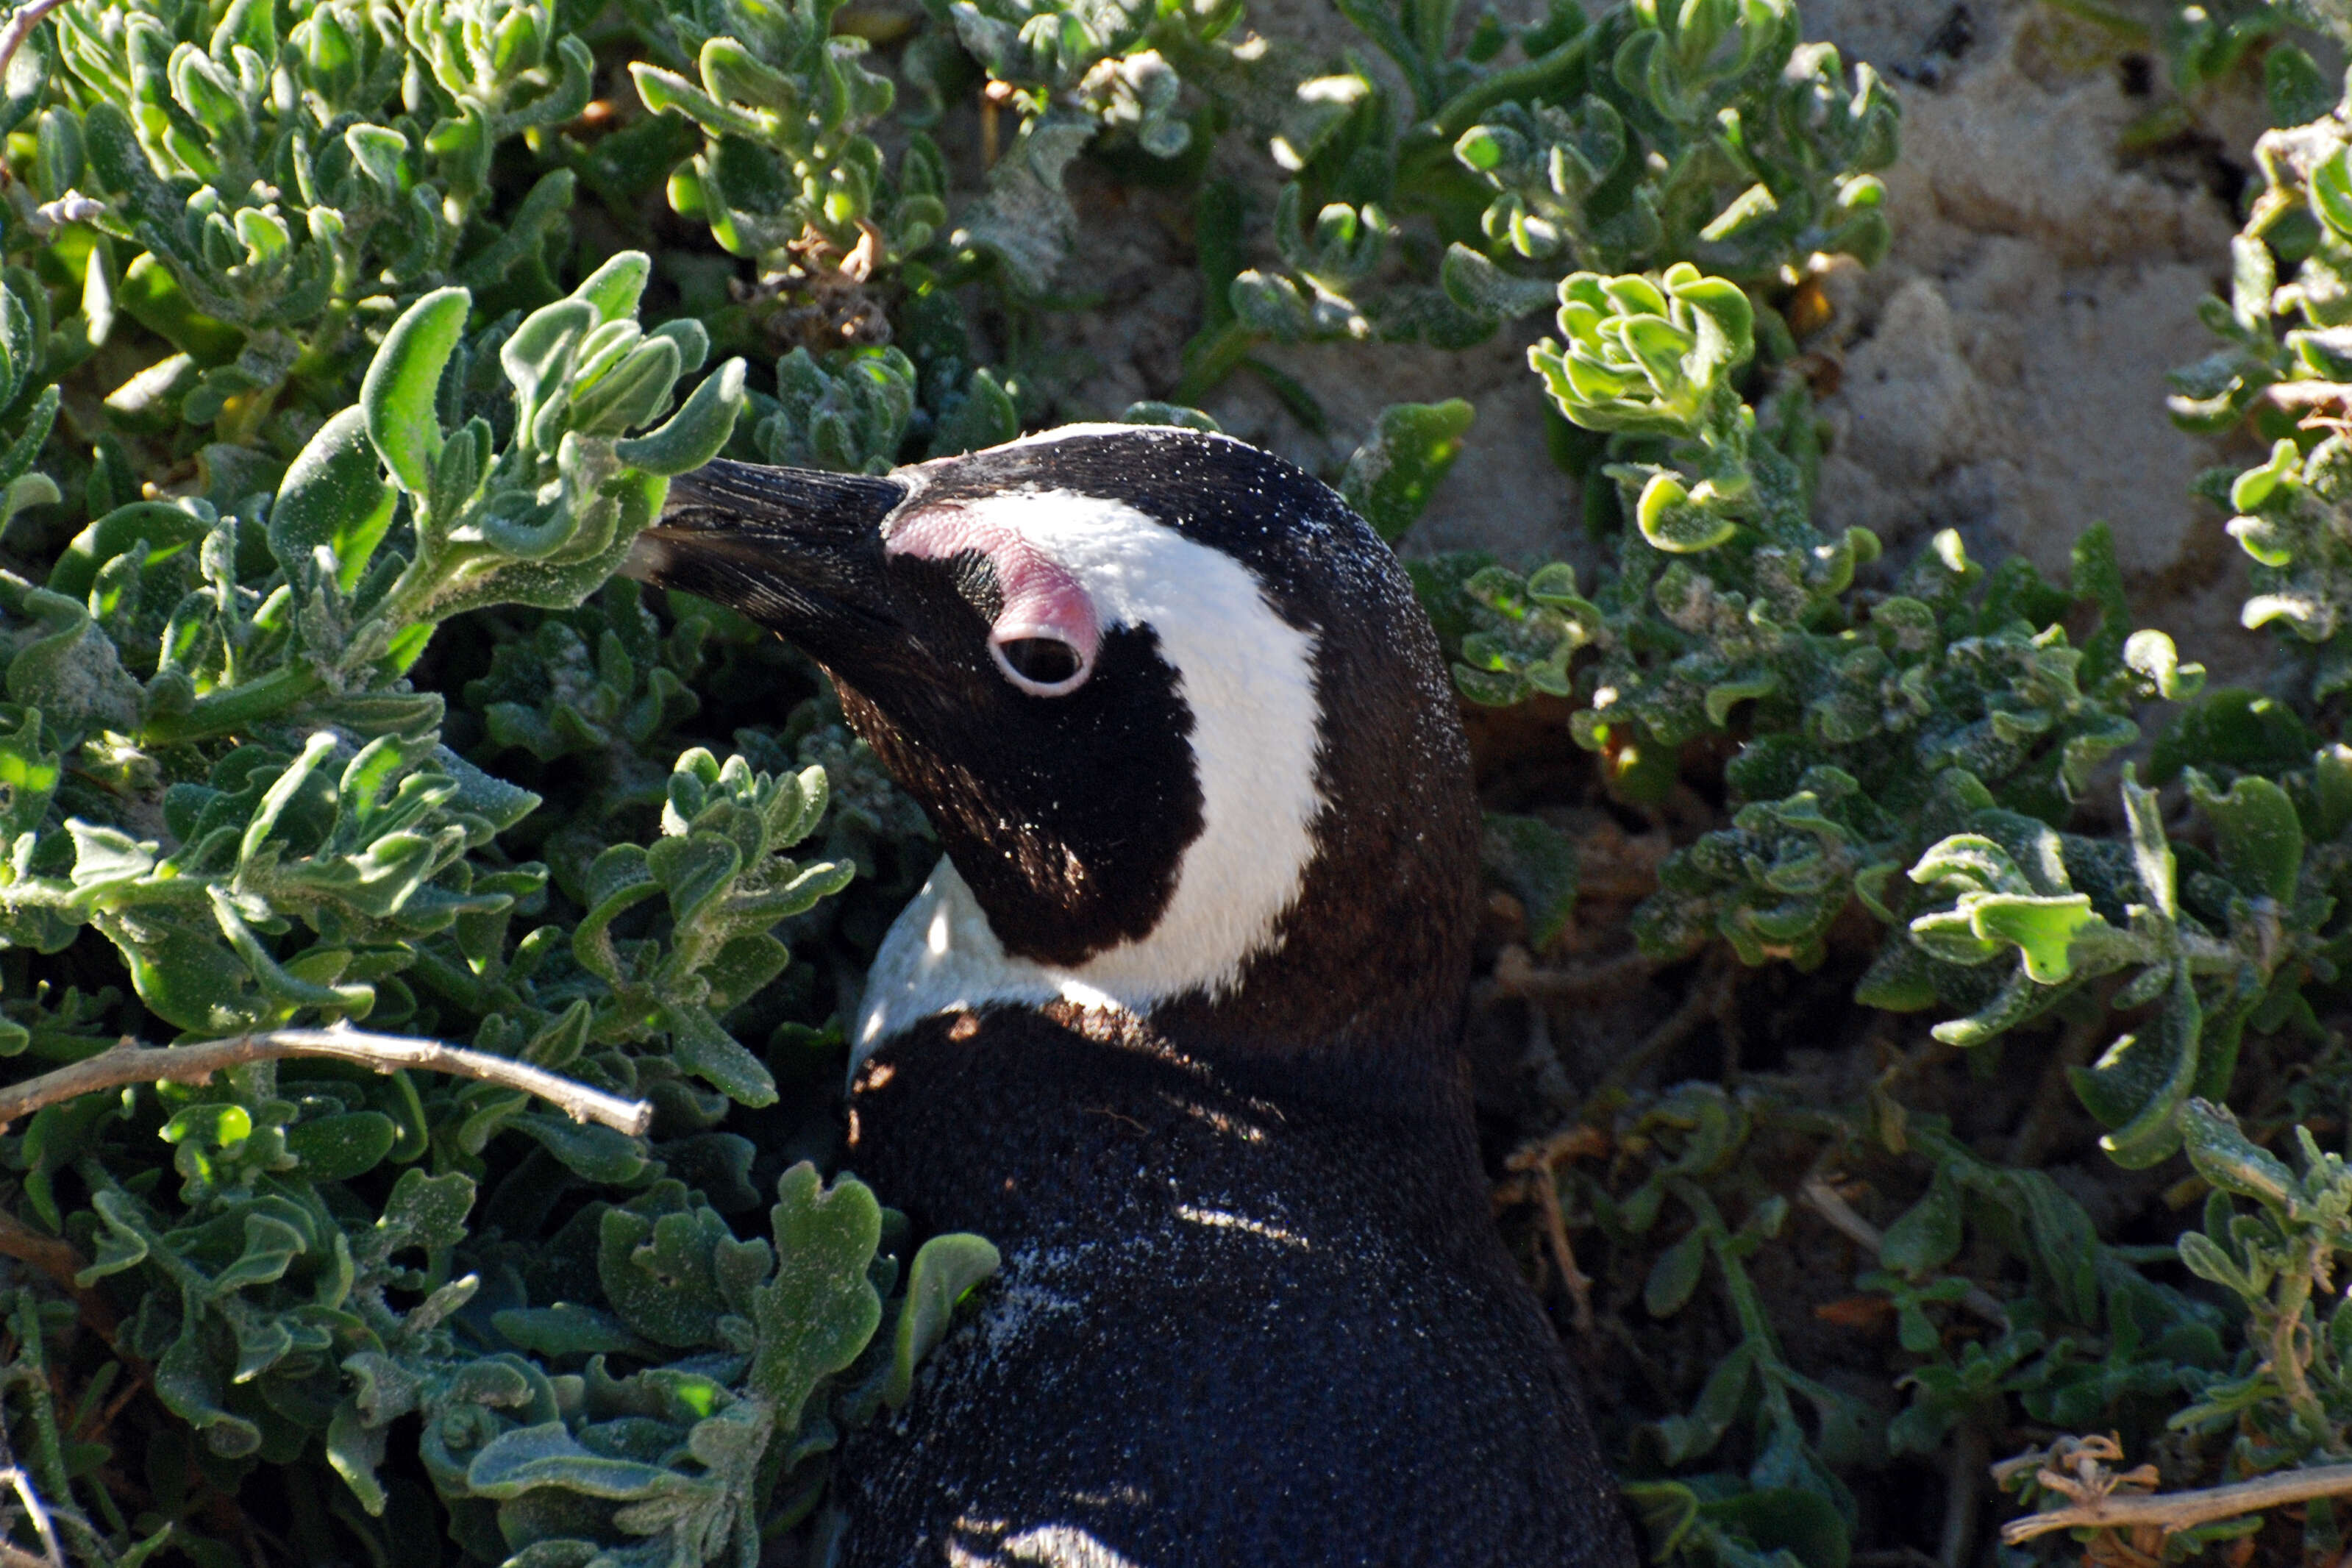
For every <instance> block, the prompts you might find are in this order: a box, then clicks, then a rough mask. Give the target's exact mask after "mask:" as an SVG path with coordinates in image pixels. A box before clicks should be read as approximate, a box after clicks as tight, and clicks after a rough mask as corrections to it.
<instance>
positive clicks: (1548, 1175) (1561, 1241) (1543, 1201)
mask: <svg viewBox="0 0 2352 1568" xmlns="http://www.w3.org/2000/svg"><path fill="white" fill-rule="evenodd" d="M1608 1148H1609V1140H1608V1138H1607V1137H1606V1136H1605V1135H1603V1134H1602V1133H1601V1131H1600V1130H1599V1129H1597V1128H1592V1127H1585V1126H1576V1127H1570V1128H1565V1129H1563V1130H1562V1131H1558V1132H1555V1133H1553V1134H1552V1135H1551V1136H1550V1137H1549V1138H1546V1139H1544V1140H1543V1141H1542V1142H1538V1143H1531V1144H1529V1145H1528V1146H1527V1147H1526V1148H1524V1149H1521V1150H1519V1151H1518V1152H1517V1153H1515V1154H1513V1155H1512V1156H1511V1157H1510V1159H1509V1160H1507V1162H1505V1167H1506V1168H1507V1169H1508V1170H1513V1171H1521V1172H1525V1173H1526V1176H1525V1179H1524V1180H1523V1181H1522V1182H1521V1184H1520V1188H1519V1190H1520V1191H1521V1193H1523V1194H1527V1195H1529V1196H1532V1197H1533V1198H1534V1199H1535V1201H1536V1206H1537V1207H1538V1209H1540V1210H1542V1211H1543V1222H1544V1239H1545V1241H1546V1242H1547V1243H1549V1246H1550V1247H1551V1261H1552V1267H1553V1268H1557V1269H1559V1278H1560V1282H1561V1283H1562V1284H1564V1285H1566V1286H1567V1287H1568V1295H1569V1300H1570V1301H1571V1302H1573V1303H1574V1307H1575V1322H1576V1331H1577V1332H1578V1333H1580V1334H1590V1333H1591V1332H1592V1324H1593V1319H1592V1279H1591V1276H1589V1275H1587V1274H1586V1273H1585V1272H1584V1270H1583V1269H1581V1268H1578V1267H1577V1263H1576V1248H1575V1247H1573V1246H1572V1245H1570V1242H1569V1239H1568V1216H1567V1215H1564V1214H1562V1213H1561V1212H1560V1206H1559V1181H1558V1179H1557V1178H1555V1177H1554V1176H1553V1174H1552V1172H1553V1169H1554V1168H1555V1167H1556V1166H1558V1165H1559V1163H1560V1162H1561V1161H1562V1160H1572V1159H1574V1158H1576V1157H1577V1156H1578V1155H1580V1154H1600V1153H1605V1152H1608Z"/></svg>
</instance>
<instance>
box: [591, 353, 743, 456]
mask: <svg viewBox="0 0 2352 1568" xmlns="http://www.w3.org/2000/svg"><path fill="white" fill-rule="evenodd" d="M743 402H744V400H743V362H742V361H741V360H740V359H730V360H729V361H728V362H727V363H725V364H722V365H720V366H719V368H718V370H716V371H715V372H713V373H712V374H709V375H708V376H706V377H704V378H703V381H702V384H700V385H699V386H697V387H696V388H695V389H694V392H693V394H692V395H690V396H688V398H687V400H686V406H685V407H683V408H680V409H679V410H678V411H677V413H676V414H674V415H672V416H670V418H669V421H668V423H667V424H665V425H663V426H661V427H660V428H659V429H657V430H652V431H649V432H647V433H646V434H645V435H643V436H636V437H628V438H626V439H625V440H620V441H615V442H614V443H613V455H614V457H616V458H619V459H620V460H621V461H622V462H624V463H626V464H627V465H629V466H630V467H631V468H643V469H645V470H646V472H647V473H650V474H659V475H661V476H663V477H664V478H666V479H667V478H669V477H671V476H673V475H677V474H683V473H685V472H687V471H688V470H689V469H692V468H700V467H702V465H703V464H705V463H707V462H709V461H710V459H711V458H715V457H717V456H719V451H720V450H721V449H722V448H723V447H725V446H726V445H727V441H728V437H730V436H732V435H733V434H734V433H735V421H736V418H737V417H738V416H740V415H741V413H742V412H743Z"/></svg>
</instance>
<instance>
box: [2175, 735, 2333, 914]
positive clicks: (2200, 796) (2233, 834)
mask: <svg viewBox="0 0 2352 1568" xmlns="http://www.w3.org/2000/svg"><path fill="white" fill-rule="evenodd" d="M2182 777H2183V778H2184V779H2185V780H2186V781H2187V783H2188V785H2189V798H2190V799H2191V800H2194V801H2195V802H2196V803H2197V807H2198V809H2199V810H2200V811H2202V812H2203V813H2204V814H2205V815H2206V816H2208V817H2210V818H2211V820H2212V823H2213V847H2214V848H2215V850H2216V851H2217V852H2218V853H2219V856H2220V858H2221V874H2222V875H2223V876H2224V877H2227V878H2228V879H2230V880H2231V882H2233V883H2235V884H2236V885H2237V886H2238V888H2239V889H2241V890H2242V891H2243V892H2245V893H2246V894H2248V895H2249V896H2251V897H2255V898H2268V899H2271V900H2275V901H2277V902H2279V903H2288V902H2291V901H2292V900H2294V889H2295V882H2296V879H2297V878H2298V876H2299V874H2300V873H2301V871H2302V869H2303V824H2302V821H2301V820H2300V819H2299V818H2298V817H2297V816H2295V811H2294V802H2293V801H2291V800H2289V799H2288V798H2287V793H2286V791H2284V790H2283V789H2281V788H2279V786H2278V785H2276V784H2273V783H2272V782H2271V781H2270V780H2268V779H2266V778H2262V777H2259V776H2257V775H2255V774H2252V773H2243V774H2241V775H2240V776H2239V777H2238V778H2237V779H2236V780H2235V781H2234V782H2232V783H2231V785H2230V793H2229V794H2227V795H2223V794H2221V792H2220V791H2219V790H2217V789H2215V788H2214V786H2213V782H2212V781H2211V780H2210V779H2209V778H2207V777H2206V776H2205V775H2204V774H2203V773H2200V772H2198V771H2197V770H2196V769H2195V768H2189V769H2188V770H2187V771H2186V772H2185V773H2183V774H2182Z"/></svg>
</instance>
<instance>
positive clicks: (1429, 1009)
mask: <svg viewBox="0 0 2352 1568" xmlns="http://www.w3.org/2000/svg"><path fill="white" fill-rule="evenodd" d="M1433 815H1434V816H1435V818H1436V820H1435V822H1433V823H1428V822H1425V823H1424V824H1423V827H1422V829H1421V830H1420V831H1417V832H1414V833H1412V834H1404V833H1402V832H1394V831H1391V832H1381V831H1370V830H1363V831H1359V832H1358V833H1356V834H1355V835H1354V836H1353V838H1354V840H1356V841H1355V842H1350V843H1347V844H1343V845H1340V846H1338V847H1339V849H1341V850H1342V851H1343V853H1341V854H1331V853H1326V854H1323V855H1319V856H1318V857H1317V858H1316V859H1315V860H1314V861H1313V862H1312V863H1311V864H1310V865H1309V867H1308V868H1307V870H1306V873H1305V875H1304V877H1303V878H1302V885H1301V888H1300V891H1299V896H1298V898H1297V900H1296V901H1295V902H1294V903H1293V904H1292V905H1291V906H1290V907H1289V908H1288V909H1287V910H1285V911H1284V912H1283V913H1282V915H1281V916H1280V917H1279V918H1278V919H1277V920H1276V921H1275V922H1274V925H1273V928H1272V930H1271V931H1270V932H1269V933H1268V935H1267V937H1266V939H1265V942H1264V943H1263V945H1262V946H1260V947H1259V948H1258V949H1256V950H1255V952H1252V953H1251V955H1250V956H1249V957H1248V958H1247V959H1246V960H1245V961H1244V963H1242V964H1241V965H1240V966H1239V970H1238V973H1236V974H1235V975H1234V978H1233V979H1232V980H1231V982H1230V983H1227V984H1219V985H1214V986H1211V985H1189V986H1180V987H1178V988H1175V989H1173V990H1172V991H1155V990H1154V989H1153V988H1152V982H1153V980H1154V979H1155V978H1156V977H1157V976H1158V975H1159V974H1160V973H1165V972H1166V971H1167V970H1168V968H1169V966H1168V965H1167V964H1166V963H1161V962H1157V960H1159V958H1160V956H1161V955H1157V954H1154V953H1152V952H1150V941H1151V939H1150V937H1147V938H1145V939H1144V941H1143V942H1140V943H1137V944H1132V946H1131V947H1130V949H1129V951H1127V952H1114V954H1112V955H1108V956H1111V957H1112V959H1113V961H1112V962H1109V963H1105V962H1102V961H1100V960H1094V961H1089V962H1087V963H1080V964H1076V965H1072V966H1067V967H1061V966H1055V965H1053V964H1049V963H1041V962H1039V961H1037V960H1035V959H1033V958H1029V957H1025V956H1023V955H1022V954H1020V953H1017V952H1008V951H1007V949H1006V946H1005V944H1004V942H1003V940H1002V939H1001V937H1000V936H999V933H998V932H997V931H996V929H995V928H994V926H993V925H992V922H991V921H990V919H989V915H988V912H987V911H986V910H984V909H983V908H982V904H981V902H980V900H979V899H978V898H977V897H976V896H975V895H974V893H973V891H972V889H971V886H970V885H969V884H968V883H967V882H966V880H965V879H964V878H963V876H962V875H961V872H959V871H958V869H957V868H956V865H955V863H954V861H953V860H952V859H951V858H948V857H945V856H942V857H941V858H940V861H939V863H938V865H937V866H936V867H935V868H933V869H932V872H931V875H930V877H929V879H928V880H927V881H926V882H925V883H924V885H923V888H922V890H921V891H920V892H919V893H918V894H917V895H916V896H915V898H914V899H913V900H912V901H910V902H909V903H908V906H907V908H906V909H905V910H903V911H901V912H900V914H899V916H898V920H897V921H895V922H894V923H893V924H892V926H891V928H890V930H889V932H888V934H887V936H886V937H885V938H884V940H883V942H882V946H881V949H880V951H879V952H877V955H876V958H875V962H874V965H873V967H872V970H871V971H870V973H869V974H868V976H867V980H866V993H865V995H864V998H863V1000H862V1003H861V1005H860V1009H859V1016H858V1018H857V1021H856V1030H855V1033H854V1036H853V1051H854V1054H853V1059H852V1062H851V1072H852V1075H853V1077H854V1076H855V1075H856V1070H857V1068H858V1067H859V1066H860V1065H861V1064H863V1063H864V1062H865V1061H866V1059H867V1058H869V1057H871V1056H873V1055H874V1054H875V1053H876V1052H877V1050H879V1049H881V1048H882V1047H885V1046H886V1045H887V1044H889V1043H890V1042H891V1041H893V1040H894V1039H896V1038H898V1037H902V1036H905V1035H906V1034H908V1032H909V1031H910V1030H914V1029H915V1028H916V1027H917V1026H919V1025H922V1024H923V1023H925V1022H926V1021H927V1020H930V1019H934V1018H938V1017H940V1016H942V1015H978V1014H982V1013H985V1012H987V1011H989V1010H991V1009H998V1008H1008V1007H1010V1008H1021V1009H1025V1010H1031V1011H1035V1012H1037V1013H1040V1014H1042V1015H1044V1016H1046V1017H1048V1018H1050V1019H1053V1020H1055V1022H1057V1023H1060V1024H1063V1025H1065V1026H1073V1027H1077V1028H1079V1029H1081V1030H1082V1031H1084V1032H1087V1033H1089V1034H1092V1035H1095V1036H1097V1037H1099V1038H1102V1039H1106V1040H1128V1041H1136V1042H1147V1043H1148V1048H1150V1049H1154V1050H1169V1051H1173V1052H1176V1053H1178V1054H1181V1056H1183V1057H1184V1058H1187V1059H1189V1060H1192V1061H1195V1062H1198V1063H1201V1064H1202V1065H1203V1066H1205V1067H1208V1068H1213V1069H1215V1070H1218V1071H1221V1072H1238V1073H1240V1074H1241V1076H1242V1077H1243V1078H1244V1079H1255V1077H1256V1073H1257V1069H1259V1068H1273V1069H1276V1076H1277V1077H1278V1078H1280V1079H1283V1080H1284V1081H1286V1082H1291V1083H1294V1084H1297V1085H1298V1086H1300V1087H1302V1088H1307V1087H1309V1086H1311V1085H1312V1083H1313V1082H1314V1081H1315V1080H1317V1079H1321V1078H1323V1077H1325V1076H1327V1074H1328V1076H1329V1077H1330V1078H1331V1079H1333V1080H1334V1082H1335V1085H1339V1086H1352V1087H1346V1088H1345V1095H1346V1097H1348V1098H1354V1097H1356V1096H1358V1095H1364V1094H1369V1095H1372V1096H1374V1097H1376V1098H1377V1097H1380V1096H1381V1095H1386V1094H1392V1093H1403V1094H1408V1095H1411V1096H1413V1097H1416V1098H1418V1097H1419V1096H1420V1095H1422V1094H1423V1093H1426V1092H1429V1091H1431V1090H1433V1089H1434V1090H1437V1091H1439V1092H1442V1093H1444V1094H1446V1095H1449V1096H1450V1095H1451V1094H1452V1093H1453V1092H1454V1087H1455V1086H1454V1080H1455V1079H1458V1077H1459V1076H1460V1075H1459V1068H1460V1050H1459V1023H1460V1013H1461V1006H1462V1001H1463V996H1464V994H1465V988H1466V983H1467V978H1468V967H1469V953H1468V939H1467V933H1468V931H1470V929H1471V926H1472V920H1473V910H1474V907H1475V879H1474V876H1473V875H1472V874H1471V873H1470V872H1469V870H1468V869H1467V861H1466V857H1465V855H1464V854H1463V853H1462V851H1463V850H1464V849H1465V847H1466V845H1465V842H1463V841H1464V840H1465V838H1466V835H1465V832H1464V831H1463V830H1462V825H1461V824H1460V823H1458V822H1449V821H1448V820H1447V815H1448V814H1445V813H1444V812H1442V811H1441V812H1438V813H1435V814H1433ZM1358 826H1359V828H1360V830H1362V829H1377V828H1378V827H1380V826H1381V825H1379V824H1370V825H1366V824H1362V823H1359V824H1358ZM1388 826H1391V827H1394V826H1395V825H1388ZM1449 829H1450V830H1449ZM1349 850H1352V851H1354V852H1353V853H1346V851H1349ZM1367 851H1376V852H1377V853H1378V855H1379V857H1380V859H1381V863H1380V864H1376V865H1373V864H1362V863H1360V862H1362V861H1364V860H1365V859H1367V858H1368V856H1367V853H1366V852H1367ZM1137 949H1140V950H1141V951H1136V950H1137Z"/></svg>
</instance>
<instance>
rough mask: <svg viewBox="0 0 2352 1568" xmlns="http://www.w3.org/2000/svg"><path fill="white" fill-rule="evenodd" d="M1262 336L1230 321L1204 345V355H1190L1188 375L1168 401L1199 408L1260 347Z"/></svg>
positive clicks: (1202, 353)
mask: <svg viewBox="0 0 2352 1568" xmlns="http://www.w3.org/2000/svg"><path fill="white" fill-rule="evenodd" d="M1258 342H1259V338H1258V334H1257V333H1255V332H1254V331H1250V330H1249V329H1248V328H1247V327H1245V326H1244V325H1242V323H1241V322H1239V321H1227V322H1226V323H1225V324H1224V325H1223V326H1222V327H1220V328H1218V329H1217V332H1216V335H1215V336H1214V337H1212V338H1210V339H1208V340H1207V341H1206V342H1203V343H1202V344H1201V349H1200V353H1197V354H1192V355H1187V356H1186V357H1187V358H1188V359H1190V360H1191V361H1192V363H1190V364H1188V365H1186V366H1185V368H1184V375H1183V378H1182V379H1181V380H1180V381H1179V382H1177V384H1176V386H1175V389H1174V390H1173V391H1171V393H1169V395H1168V401H1169V402H1171V403H1180V404H1182V405H1186V406H1187V407H1198V406H1199V405H1200V402H1201V399H1202V398H1203V397H1206V396H1207V395H1209V394H1210V393H1212V392H1213V391H1215V390H1216V389H1217V387H1218V386H1220V385H1221V384H1223V382H1224V379H1225V377H1227V376H1229V375H1231V374H1234V371H1236V370H1238V369H1240V368H1241V363H1242V361H1244V360H1245V359H1247V358H1249V356H1250V351H1251V350H1253V349H1255V348H1256V347H1257V345H1258Z"/></svg>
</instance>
